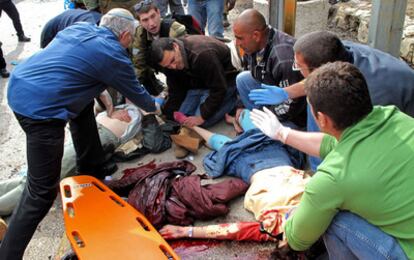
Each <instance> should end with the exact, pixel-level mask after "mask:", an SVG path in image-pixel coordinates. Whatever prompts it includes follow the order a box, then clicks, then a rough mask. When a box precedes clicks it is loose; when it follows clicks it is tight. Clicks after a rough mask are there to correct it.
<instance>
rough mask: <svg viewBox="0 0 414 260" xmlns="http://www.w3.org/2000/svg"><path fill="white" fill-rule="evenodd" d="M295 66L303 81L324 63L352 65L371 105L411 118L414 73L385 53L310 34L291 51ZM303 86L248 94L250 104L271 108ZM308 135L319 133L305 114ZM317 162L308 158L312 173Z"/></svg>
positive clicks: (324, 34) (322, 34)
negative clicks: (388, 107) (393, 109)
mask: <svg viewBox="0 0 414 260" xmlns="http://www.w3.org/2000/svg"><path fill="white" fill-rule="evenodd" d="M293 49H294V51H295V63H294V64H293V66H292V69H293V70H297V71H300V72H301V73H302V75H303V76H304V77H307V76H308V75H309V74H310V73H311V72H312V71H314V70H315V69H317V68H318V67H320V66H322V65H323V64H325V63H328V62H334V61H345V62H349V63H352V64H353V65H354V66H356V67H357V68H358V69H359V70H360V71H361V73H362V74H363V75H364V77H365V79H366V81H367V84H368V89H369V94H370V97H371V100H372V103H373V104H374V105H383V106H386V105H395V106H397V107H398V108H399V109H400V110H401V111H402V112H404V113H406V114H408V115H410V116H411V117H413V116H414V70H412V69H411V68H410V67H409V66H408V65H407V64H406V63H405V62H403V61H401V60H399V59H397V58H395V57H393V56H391V55H389V54H388V53H385V52H382V51H380V50H377V49H374V48H371V47H369V46H366V45H362V44H358V43H353V42H349V41H341V40H340V39H339V38H338V37H337V36H336V35H335V34H333V33H331V32H327V31H319V32H312V33H308V34H306V35H304V36H302V37H301V38H300V39H298V40H297V41H296V43H295V45H294V47H293ZM304 95H305V92H304V83H303V82H300V83H297V84H294V85H291V86H289V87H286V88H283V89H282V88H276V87H273V88H268V89H258V90H252V91H251V92H250V94H249V98H250V99H251V101H252V102H265V103H266V104H269V105H271V104H274V103H273V102H275V101H276V100H284V99H287V98H297V97H299V96H304ZM307 128H308V131H311V132H314V131H319V128H318V127H317V126H316V123H315V121H314V119H313V117H312V114H311V113H310V112H309V111H308V122H307ZM319 163H320V160H319V158H315V157H311V158H310V165H311V168H312V170H313V171H315V170H316V167H317V166H318V165H319Z"/></svg>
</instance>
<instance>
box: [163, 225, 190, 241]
mask: <svg viewBox="0 0 414 260" xmlns="http://www.w3.org/2000/svg"><path fill="white" fill-rule="evenodd" d="M159 232H160V234H161V236H162V237H163V238H165V239H177V238H182V237H187V234H188V231H187V227H180V226H174V225H165V226H163V227H162V228H161V229H160V231H159Z"/></svg>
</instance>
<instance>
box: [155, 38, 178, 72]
mask: <svg viewBox="0 0 414 260" xmlns="http://www.w3.org/2000/svg"><path fill="white" fill-rule="evenodd" d="M159 64H160V66H161V67H164V68H168V69H171V70H182V69H184V60H183V56H182V55H181V51H180V47H179V46H178V45H177V44H176V43H174V50H171V51H168V50H166V51H164V56H163V58H162V60H161V62H160V63H159Z"/></svg>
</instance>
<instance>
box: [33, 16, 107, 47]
mask: <svg viewBox="0 0 414 260" xmlns="http://www.w3.org/2000/svg"><path fill="white" fill-rule="evenodd" d="M101 17H102V15H101V14H100V13H98V12H96V11H88V10H83V9H68V10H66V11H64V12H63V13H61V14H59V15H58V16H56V17H54V18H52V19H51V20H49V22H47V23H46V24H45V26H44V27H43V29H42V34H41V35H40V48H45V47H46V46H47V45H48V44H49V43H50V42H51V41H52V40H53V38H55V36H56V34H57V33H58V32H60V31H62V30H63V29H65V28H66V27H68V26H71V25H72V24H74V23H76V22H88V23H92V24H99V21H100V20H101Z"/></svg>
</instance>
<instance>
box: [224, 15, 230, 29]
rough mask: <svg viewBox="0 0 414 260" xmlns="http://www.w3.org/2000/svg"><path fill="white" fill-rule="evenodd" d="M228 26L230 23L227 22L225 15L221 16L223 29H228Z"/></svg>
mask: <svg viewBox="0 0 414 260" xmlns="http://www.w3.org/2000/svg"><path fill="white" fill-rule="evenodd" d="M229 26H230V22H229V20H228V19H227V15H226V14H224V15H223V27H224V28H227V27H229Z"/></svg>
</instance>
